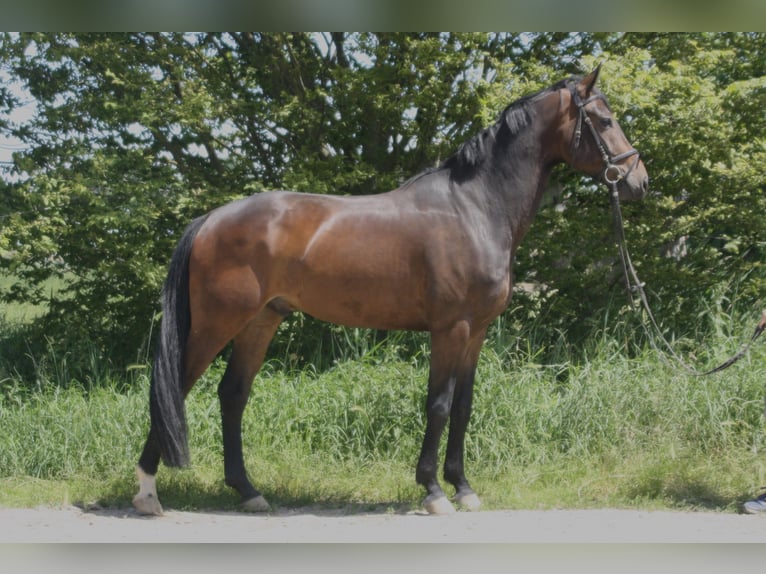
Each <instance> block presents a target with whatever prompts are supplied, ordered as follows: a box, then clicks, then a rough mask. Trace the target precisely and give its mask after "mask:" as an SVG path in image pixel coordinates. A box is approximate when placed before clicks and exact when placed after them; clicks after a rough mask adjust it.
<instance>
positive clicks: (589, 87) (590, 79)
mask: <svg viewBox="0 0 766 574" xmlns="http://www.w3.org/2000/svg"><path fill="white" fill-rule="evenodd" d="M600 72H601V64H599V65H598V66H596V69H595V70H593V71H592V72H591V73H590V74H588V75H587V76H585V77H584V78H583V79H582V81H581V82H580V90H581V91H582V95H583V97H586V98H587V97H588V96H589V95H590V94H591V92H592V91H593V88H594V86H595V85H596V80H598V75H599V73H600Z"/></svg>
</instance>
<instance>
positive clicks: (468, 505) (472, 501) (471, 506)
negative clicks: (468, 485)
mask: <svg viewBox="0 0 766 574" xmlns="http://www.w3.org/2000/svg"><path fill="white" fill-rule="evenodd" d="M455 502H456V503H457V504H458V506H460V507H462V508H465V509H466V510H479V507H480V506H481V500H479V497H478V496H477V495H476V493H475V492H469V493H468V494H464V495H462V496H460V495H458V496H455Z"/></svg>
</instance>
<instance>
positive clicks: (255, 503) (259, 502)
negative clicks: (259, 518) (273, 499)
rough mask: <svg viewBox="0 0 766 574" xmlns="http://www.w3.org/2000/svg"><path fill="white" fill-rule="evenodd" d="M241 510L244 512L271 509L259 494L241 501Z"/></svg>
mask: <svg viewBox="0 0 766 574" xmlns="http://www.w3.org/2000/svg"><path fill="white" fill-rule="evenodd" d="M242 510H244V511H245V512H268V511H269V510H271V506H269V503H268V502H266V499H265V498H263V496H260V495H259V496H256V497H255V498H251V499H249V500H246V501H245V502H243V503H242Z"/></svg>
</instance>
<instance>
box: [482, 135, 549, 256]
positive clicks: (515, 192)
mask: <svg viewBox="0 0 766 574" xmlns="http://www.w3.org/2000/svg"><path fill="white" fill-rule="evenodd" d="M514 144H516V142H513V143H512V144H511V145H510V146H509V148H508V149H507V150H505V151H504V152H503V155H504V156H505V157H507V158H509V159H507V160H506V161H505V162H503V163H502V165H497V166H495V169H490V170H487V172H486V173H485V174H484V176H483V182H482V183H483V186H482V187H483V193H484V194H485V196H486V209H487V216H488V218H489V219H491V220H492V221H493V225H496V226H505V227H506V228H507V231H508V233H509V234H510V236H511V237H512V243H513V250H514V251H515V248H516V247H517V246H518V244H519V242H520V241H521V240H522V238H523V237H524V236H525V235H526V233H527V231H528V230H529V227H530V226H531V225H532V221H533V220H534V218H535V215H537V211H538V210H539V208H540V203H541V201H542V198H543V195H544V193H545V190H546V188H547V186H548V179H549V178H550V174H551V171H552V167H553V165H551V164H547V163H545V161H544V158H543V157H542V152H541V150H540V149H539V147H540V146H535V145H534V144H531V145H530V144H529V143H526V144H525V143H524V142H519V143H518V144H516V145H514ZM514 147H516V148H518V149H514Z"/></svg>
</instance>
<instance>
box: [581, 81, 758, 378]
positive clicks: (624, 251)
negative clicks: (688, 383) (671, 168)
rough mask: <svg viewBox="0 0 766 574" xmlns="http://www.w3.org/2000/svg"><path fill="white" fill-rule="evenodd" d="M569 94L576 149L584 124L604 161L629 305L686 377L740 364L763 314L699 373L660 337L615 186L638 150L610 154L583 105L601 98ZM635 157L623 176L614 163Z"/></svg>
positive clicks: (602, 174)
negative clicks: (723, 356)
mask: <svg viewBox="0 0 766 574" xmlns="http://www.w3.org/2000/svg"><path fill="white" fill-rule="evenodd" d="M571 93H572V98H573V100H574V103H575V105H576V106H577V109H578V117H577V125H576V127H575V133H574V140H573V146H574V148H575V149H576V148H577V147H579V145H580V139H581V137H582V124H583V123H585V125H586V126H588V128H589V130H590V132H591V134H592V135H593V140H594V141H595V143H596V146H597V147H598V150H599V153H600V154H601V158H602V159H603V161H604V170H603V172H602V173H601V177H602V179H603V181H604V182H605V183H606V184H607V186H609V188H610V189H611V193H610V199H611V204H612V214H613V220H614V230H615V234H616V236H617V247H618V249H619V252H620V260H621V262H622V271H623V275H624V277H625V285H626V287H627V290H628V295H629V297H630V301H631V304H633V305H635V299H634V296H633V294H634V293H636V294H638V298H639V300H640V301H641V305H642V306H643V308H644V310H645V311H646V315H647V317H648V318H649V321H650V322H651V324H652V326H653V327H654V329H655V331H656V332H657V334H658V335H659V338H660V340H661V341H662V343H663V344H664V346H665V347H666V348H667V349H668V351H669V352H670V354H671V355H672V356H673V358H674V359H675V360H676V361H678V363H679V364H680V365H681V366H682V367H683V368H684V369H685V370H686V371H687V372H688V373H689V374H691V375H694V376H697V377H701V376H705V375H711V374H713V373H718V372H720V371H723V370H724V369H727V368H728V367H730V366H731V365H733V364H734V363H736V362H737V361H739V360H740V359H741V358H742V357H743V356H744V355H745V354H746V353H747V352H748V351H749V350H750V347H751V346H752V344H753V343H754V342H755V340H756V339H757V338H758V337H759V336H760V335H761V333H763V331H764V330H766V313H764V317H763V318H762V319H761V322H760V323H759V324H758V326H757V327H756V328H755V331H754V332H753V334H752V336H751V337H750V340H749V341H748V342H747V343H746V344H745V345H744V346H743V347H742V349H740V350H739V351H738V352H737V353H736V354H734V355H732V356H731V357H730V358H729V359H727V360H726V361H724V362H723V363H721V364H720V365H718V366H717V367H715V368H713V369H710V370H708V371H698V370H697V369H694V368H693V367H690V366H689V365H688V364H686V362H685V361H684V360H683V359H682V358H681V357H680V356H679V355H678V353H676V351H675V350H674V349H673V347H672V346H671V345H670V343H669V342H668V340H667V339H666V338H665V336H664V335H663V333H662V330H661V329H660V327H659V325H658V324H657V321H656V320H655V318H654V314H653V313H652V310H651V308H650V306H649V300H648V299H647V297H646V292H645V291H644V285H645V283H643V282H642V281H641V280H640V279H639V278H638V274H637V273H636V269H635V267H634V266H633V262H632V261H631V259H630V253H628V248H627V245H626V241H625V226H624V224H623V219H622V211H621V209H620V198H619V193H618V190H617V184H618V183H619V182H620V181H621V180H623V179H625V178H626V177H628V175H629V174H630V173H631V172H632V171H633V169H635V167H636V166H637V165H638V161H639V153H638V150H636V149H635V148H631V149H629V150H628V151H626V152H623V153H620V154H617V155H612V154H611V153H610V150H609V147H608V145H607V144H606V142H605V141H604V140H603V139H602V138H601V136H600V134H599V133H598V131H597V130H596V128H595V127H594V126H593V122H592V120H591V119H590V117H589V116H588V113H587V112H586V111H585V106H586V105H588V104H589V103H590V102H592V101H594V100H596V99H599V98H601V95H600V94H596V95H593V96H591V97H590V98H588V99H586V100H584V101H583V100H582V99H581V98H580V96H579V94H578V93H577V91H576V90H572V91H571ZM634 155H635V156H636V158H635V160H634V161H633V163H632V164H631V165H630V167H629V168H628V169H627V171H625V172H624V173H623V171H622V169H621V168H620V166H619V165H617V164H618V163H619V162H621V161H623V160H626V159H628V158H629V157H632V156H634ZM644 329H645V330H646V332H647V334H648V335H650V336H649V341H650V342H651V344H652V346H653V347H654V348H655V349H656V350H658V351H659V349H658V348H657V346H656V344H655V342H654V337H652V336H651V334H650V333H649V330H648V329H646V326H644Z"/></svg>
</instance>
